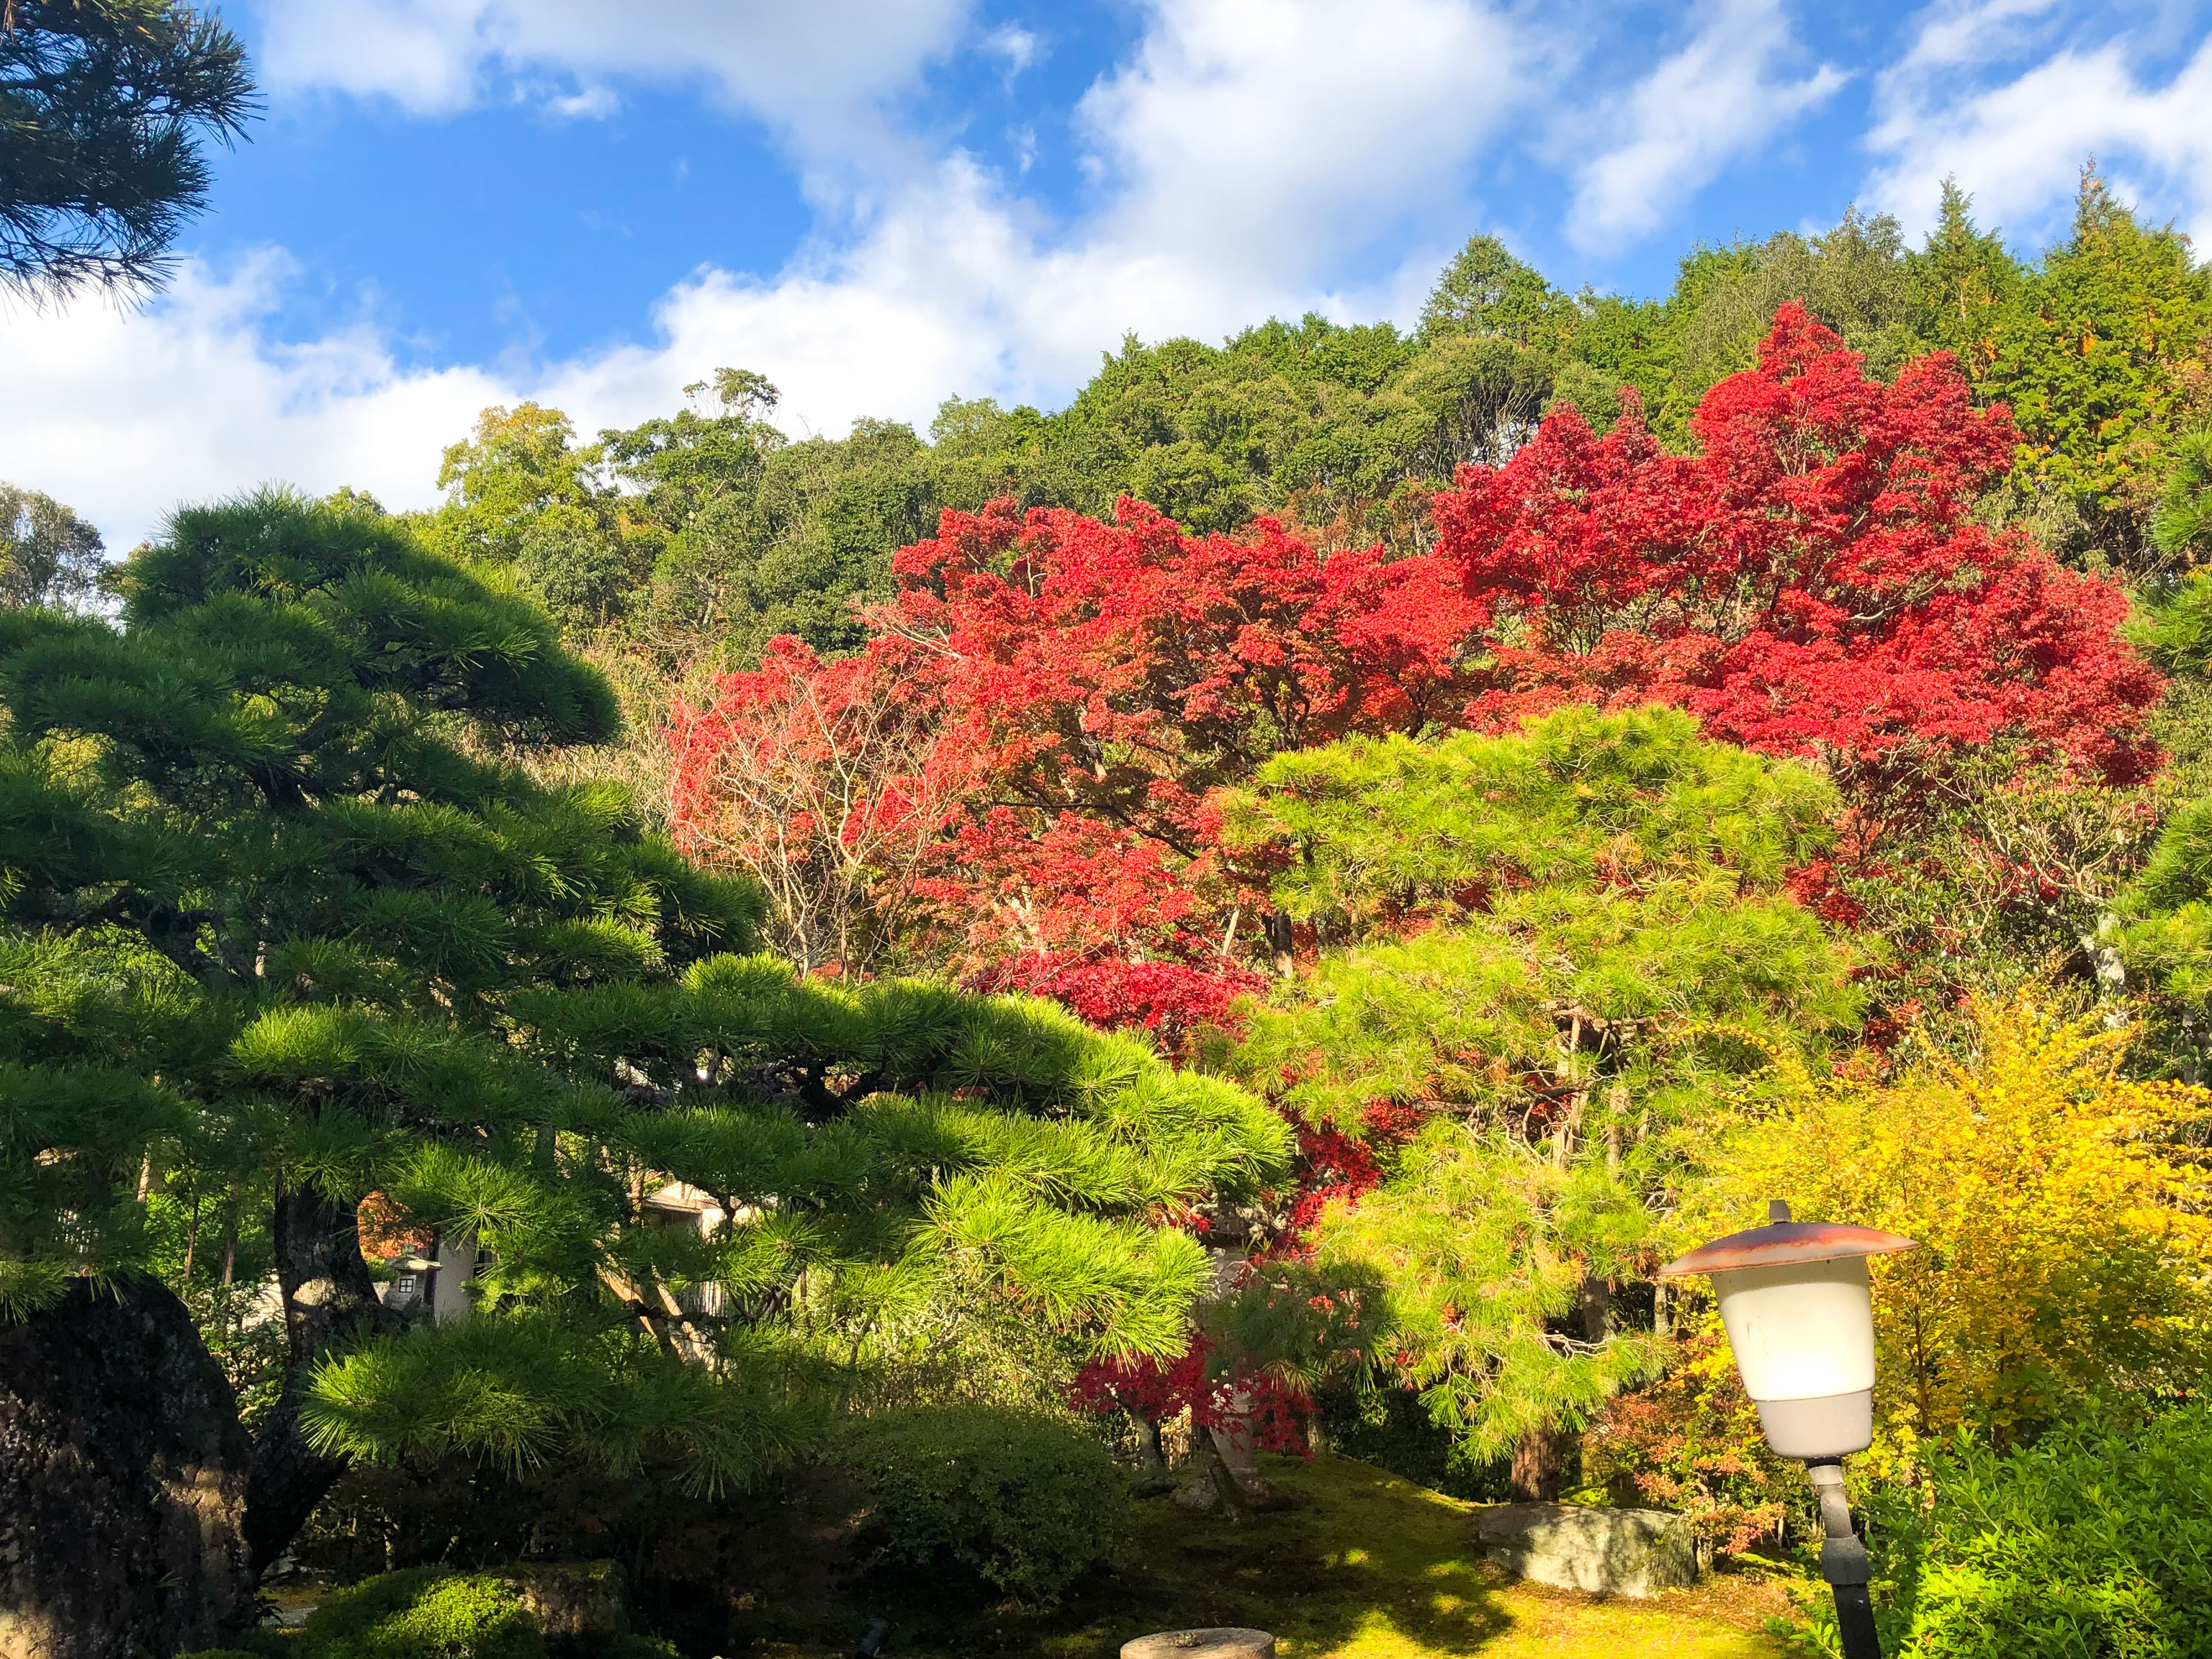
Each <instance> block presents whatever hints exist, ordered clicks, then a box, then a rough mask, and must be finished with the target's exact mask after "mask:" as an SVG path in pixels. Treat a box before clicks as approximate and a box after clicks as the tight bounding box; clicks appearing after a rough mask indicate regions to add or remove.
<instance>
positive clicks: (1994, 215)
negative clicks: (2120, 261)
mask: <svg viewBox="0 0 2212 1659" xmlns="http://www.w3.org/2000/svg"><path fill="white" fill-rule="evenodd" d="M2049 11H2050V7H2049V6H2048V5H2047V4H2034V3H2030V0H2010V3H2006V0H1994V3H1992V0H1981V3H1978V4H1975V3H1967V4H1957V3H1947V4H1942V5H1938V6H1936V7H1932V8H1930V9H1929V11H1928V12H1927V13H1925V14H1923V18H1922V22H1921V27H1920V30H1919V32H1918V34H1917V38H1916V40H1915V42H1914V45H1913V47H1912V49H1911V51H1910V52H1908V53H1907V54H1906V55H1905V58H1902V59H1901V60H1899V63H1898V64H1896V65H1895V66H1894V67H1893V68H1892V69H1890V70H1887V71H1885V72H1884V73H1883V75H1882V76H1881V79H1880V80H1879V81H1878V82H1877V83H1876V88H1875V107H1876V111H1877V119H1876V121H1875V126H1874V128H1873V130H1872V131H1871V132H1870V133H1869V135H1868V144H1869V148H1870V149H1872V150H1873V151H1874V152H1875V155H1878V156H1880V157H1881V158H1882V160H1881V161H1880V162H1879V163H1878V165H1877V166H1876V167H1875V171H1874V173H1873V174H1872V175H1871V176H1870V178H1869V179H1868V182H1867V185H1866V188H1865V191H1864V195H1865V197H1866V198H1867V199H1868V200H1869V202H1871V203H1873V204H1875V205H1876V206H1878V207H1881V208H1882V209H1884V210H1887V211H1890V212H1893V213H1895V214H1896V215H1897V216H1899V218H1900V219H1902V220H1903V221H1905V224H1906V225H1907V227H1908V228H1920V227H1923V226H1924V225H1926V224H1927V223H1928V222H1930V221H1931V220H1932V219H1933V218H1934V216H1935V211H1936V204H1937V201H1938V200H1939V198H1940V197H1941V194H1942V181H1943V179H1946V178H1947V177H1955V178H1956V179H1958V181H1959V183H1960V186H1961V187H1962V188H1964V189H1965V190H1966V191H1968V192H1969V193H1971V194H1972V196H1973V197H1974V202H1975V209H1976V213H1977V216H1978V217H1979V218H1980V220H1981V221H1982V222H1983V223H1984V224H1985V225H1990V224H1996V225H2002V226H2003V227H2004V228H2005V229H2006V230H2007V231H2008V233H2011V234H2016V235H2023V236H2035V235H2044V234H2051V233H2052V232H2055V231H2056V230H2057V228H2059V226H2060V225H2061V224H2062V223H2063V215H2064V209H2065V204H2067V202H2068V201H2069V199H2070V198H2071V197H2072V195H2073V192H2074V188H2075V179H2076V178H2077V176H2078V174H2079V173H2080V169H2081V163H2082V161H2084V160H2085V159H2087V157H2088V156H2090V155H2095V156H2096V157H2097V159H2098V161H2099V162H2100V165H2102V166H2103V167H2105V168H2106V171H2107V173H2110V174H2111V175H2112V177H2113V178H2114V179H2115V180H2116V181H2117V182H2118V184H2119V185H2120V186H2121V190H2122V193H2123V194H2124V195H2125V196H2130V197H2137V198H2139V199H2141V200H2142V204H2143V205H2144V206H2145V207H2146V208H2148V209H2149V210H2151V211H2152V212H2153V213H2154V214H2157V215H2160V216H2164V215H2166V214H2173V215H2177V216H2180V217H2182V218H2183V219H2184V220H2185V222H2188V223H2189V228H2191V230H2192V232H2193V233H2194V234H2195V235H2196V237H2197V240H2198V242H2199V244H2200V246H2202V245H2204V244H2205V242H2206V239H2207V237H2208V235H2212V41H2206V42H2205V43H2204V44H2203V45H2202V46H2199V47H2198V49H2197V52H2196V53H2195V54H2194V55H2193V56H2192V57H2191V58H2188V59H2187V60H2186V61H2185V62H2184V63H2183V64H2180V65H2179V67H2178V68H2176V69H2175V70H2173V71H2172V74H2171V76H2170V77H2169V78H2167V79H2166V81H2165V82H2164V84H2162V85H2161V84H2159V83H2158V81H2157V79H2156V77H2155V76H2149V75H2146V74H2143V73H2142V72H2140V71H2139V70H2138V68H2137V67H2136V52H2137V46H2136V43H2135V42H2133V41H2130V40H2128V39H2126V38H2117V39H2108V40H2102V41H2096V42H2091V41H2086V40H2083V41H2077V42H2075V44H2073V45H2070V46H2066V47H2065V48H2063V49H2062V50H2058V51H2057V52H2052V53H2051V54H2050V55H2049V56H2047V57H2045V58H2042V59H2041V60H2040V61H2039V62H2035V63H2033V64H2030V65H2028V66H2027V67H2026V68H2025V69H2021V70H2017V72H2016V73H2012V74H2011V75H2010V76H2008V77H2007V76H2005V74H2004V72H2003V70H2002V67H2001V66H2003V65H2006V64H2012V63H2016V61H2017V57H2018V54H2019V53H2020V52H2021V48H2022V47H2023V46H2027V45H2030V44H2033V41H2034V40H2036V38H2037V36H2036V34H2035V33H2033V32H2032V31H2031V27H2030V26H2031V25H2033V24H2034V23H2035V22H2037V21H2042V20H2043V19H2044V18H2045V15H2046V14H2047V13H2048V12H2049ZM2054 21H2055V20H2054ZM1992 69H1995V70H1996V74H1995V75H1994V76H1990V74H1989V73H1988V71H1990V70H1992ZM1972 70H1983V71H1984V77H1983V79H1984V83H1981V84H1978V83H1977V81H1976V78H1975V77H1974V76H1972V74H1971V73H1968V71H1972Z"/></svg>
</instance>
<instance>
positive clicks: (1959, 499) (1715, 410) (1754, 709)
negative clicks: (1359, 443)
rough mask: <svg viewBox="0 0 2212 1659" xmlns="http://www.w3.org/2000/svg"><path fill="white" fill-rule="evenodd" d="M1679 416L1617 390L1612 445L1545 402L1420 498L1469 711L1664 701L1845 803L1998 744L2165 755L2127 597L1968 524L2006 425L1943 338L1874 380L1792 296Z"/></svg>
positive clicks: (2099, 756)
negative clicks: (1813, 769)
mask: <svg viewBox="0 0 2212 1659" xmlns="http://www.w3.org/2000/svg"><path fill="white" fill-rule="evenodd" d="M1691 429H1692V433H1693V435H1695V437H1696V439H1697V442H1698V446H1699V448H1698V453H1694V454H1689V455H1671V454H1668V453H1665V452H1664V451H1662V449H1660V447H1658V445H1657V443H1656V441H1654V440H1653V439H1652V437H1651V435H1650V433H1649V432H1648V431H1647V430H1646V429H1645V428H1644V424H1643V422H1642V420H1641V418H1640V416H1639V415H1638V411H1637V410H1636V408H1635V406H1634V405H1633V404H1631V405H1630V407H1629V408H1628V410H1627V411H1626V413H1625V414H1624V416H1623V418H1622V419H1621V421H1620V423H1619V424H1618V425H1616V426H1615V427H1614V428H1613V430H1612V431H1611V432H1609V433H1607V435H1604V436H1603V437H1599V436H1597V435H1595V434H1593V433H1592V432H1591V430H1590V428H1589V427H1588V426H1587V425H1586V424H1585V423H1584V422H1583V420H1582V419H1581V417H1580V416H1577V414H1575V413H1574V411H1573V410H1571V409H1569V410H1560V411H1559V412H1557V413H1555V414H1553V416H1550V417H1549V418H1548V419H1547V420H1546V421H1545V422H1544V423H1543V425H1542V427H1541V428H1540V429H1539V431H1538V433H1537V435H1536V436H1535V438H1534V441H1531V442H1530V443H1529V444H1528V446H1527V447H1525V448H1523V449H1522V451H1521V452H1520V453H1518V454H1516V455H1515V456H1514V457H1513V459H1511V460H1510V461H1508V462H1507V463H1505V465H1503V466H1501V467H1498V468H1496V469H1491V468H1487V467H1468V468H1464V469H1462V471H1461V474H1460V477H1459V480H1458V484H1457V487H1456V488H1455V489H1453V490H1450V491H1449V492H1447V493H1446V494H1444V495H1440V496H1438V497H1437V524H1438V526H1439V531H1440V536H1439V544H1438V550H1439V552H1440V553H1441V554H1442V555H1443V556H1445V557H1447V558H1449V559H1450V560H1451V561H1452V562H1454V563H1455V566H1456V567H1457V568H1458V571H1459V573H1460V576H1461V579H1462V582H1463V584H1464V592H1465V594H1466V598H1467V599H1468V604H1469V605H1470V607H1471V608H1472V610H1473V611H1474V617H1475V624H1474V631H1473V634H1472V635H1471V637H1470V638H1469V640H1468V641H1467V649H1468V657H1469V660H1470V664H1471V672H1472V673H1473V675H1474V678H1476V680H1477V681H1478V682H1479V690H1478V693H1477V695H1476V696H1474V698H1473V699H1472V701H1471V702H1470V703H1469V706H1468V719H1469V720H1471V721H1473V722H1474V723H1475V724H1477V725H1480V726H1505V725H1509V724H1510V723H1511V722H1512V721H1513V720H1516V719H1517V718H1518V717H1519V716H1521V715H1522V714H1528V713H1530V712H1534V711H1539V710H1542V709H1545V708H1551V707H1553V706H1555V705H1557V704H1559V703H1561V702H1567V701H1587V702H1600V703H1637V702H1667V703H1673V704H1675V705H1677V706H1679V707H1681V708H1686V709H1688V710H1690V711H1691V712H1692V713H1693V714H1696V715H1697V716H1698V717H1699V719H1700V720H1702V721H1703V722H1704V724H1705V728H1706V730H1707V731H1708V732H1710V733H1711V735H1713V736H1715V737H1717V738H1725V739H1727V740H1729V741H1730V742H1735V743H1741V744H1745V745H1746V746H1747V747H1750V748H1753V749H1759V750H1766V751H1768V752H1770V753H1778V754H1790V755H1799V756H1804V757H1812V758H1814V759H1817V760H1819V761H1820V762H1821V763H1824V764H1826V766H1827V767H1828V768H1829V769H1830V770H1831V771H1832V773H1833V774H1834V775H1836V777H1837V778H1838V781H1839V782H1840V783H1841V784H1842V785H1843V786H1844V788H1845V789H1846V791H1847V793H1849V794H1850V796H1851V797H1852V798H1853V799H1854V800H1855V802H1856V803H1857V804H1858V805H1861V806H1862V807H1864V806H1865V805H1869V804H1870V803H1872V802H1874V801H1875V800H1877V799H1881V798H1883V797H1885V796H1886V795H1893V794H1894V793H1895V792H1896V791H1897V790H1898V789H1899V788H1900V787H1904V788H1910V787H1912V785H1913V784H1914V783H1915V781H1917V778H1918V776H1919V774H1920V769H1923V768H1925V767H1927V766H1929V764H1931V763H1934V764H1937V765H1940V764H1941V763H1942V757H1943V756H1944V755H1945V754H1946V753H1949V752H1955V751H1956V750H1959V749H1960V748H1962V747H1965V746H1971V745H1978V744H1987V743H1989V742H1990V741H1991V740H1992V739H1995V738H2001V737H2002V738H2019V739H2025V740H2027V742H2028V743H2030V744H2032V745H2034V746H2039V747H2040V748H2041V749H2042V750H2045V752H2047V753H2049V754H2051V755H2054V756H2057V757H2064V758H2066V759H2068V760H2069V761H2072V762H2074V763H2077V764H2081V765H2083V766H2086V767H2088V768H2091V769H2093V770H2094V771H2096V772H2097V773H2099V774H2100V775H2102V776H2104V777H2105V778H2106V779H2107V780H2109V781H2115V782H2118V781H2128V780H2130V779H2133V778H2136V777H2140V776H2142V775H2144V774H2145V773H2146V772H2147V771H2148V769H2150V768H2152V767H2153V766H2154V765H2155V763H2156V758H2157V757H2156V754H2155V751H2154V750H2153V748H2152V747H2151V745H2150V744H2148V742H2147V741H2146V740H2145V738H2143V736H2142V730H2141V727H2142V720H2143V717H2144V715H2145V714H2146V713H2147V711H2148V708H2150V706H2151V704H2152V703H2153V702H2155V701H2156V699H2157V696H2158V695H2159V691H2160V680H2159V678H2158V677H2157V676H2156V675H2155V674H2154V673H2153V672H2152V671H2151V670H2150V669H2149V668H2148V666H2147V665H2145V664H2144V663H2143V662H2142V660H2141V659H2139V658H2137V657H2136V654H2135V653H2134V652H2133V651H2132V650H2131V649H2130V647H2128V646H2127V645H2126V644H2125V643H2124V642H2123V641H2121V640H2120V639H2119V637H2118V631H2117V630H2118V626H2119V624H2120V623H2121V622H2122V621H2123V620H2124V617H2125V616H2126V613H2127V599H2126V597H2125V595H2124V594H2123V593H2122V592H2120V590H2119V589H2118V587H2117V586H2114V585H2113V584H2112V583H2110V582H2107V581H2104V580H2099V579H2097V578H2095V577H2092V576H2087V575H2083V574H2079V573H2077V572H2074V571H2069V570H2067V569H2065V568H2063V567H2062V566H2060V565H2059V564H2058V562H2057V561H2056V560H2055V559H2053V558H2052V557H2051V555H2050V554H2048V553H2047V552H2045V550H2042V549H2041V548H2039V547H2038V546H2037V545H2036V544H2034V543H2033V541H2031V540H2030V539H2029V538H2027V536H2025V535H2024V534H2022V533H2021V532H2017V531H2005V532H1996V531H1991V530H1990V529H1989V528H1987V527H1986V526H1984V525H1982V524H1980V523H1978V522H1977V521H1976V520H1974V518H1973V516H1972V513H1973V510H1974V507H1975V504H1976V502H1977V501H1978V498H1979V497H1980V495H1982V494H1983V492H1984V491H1985V490H1986V489H1988V488H1989V486H1990V485H1991V484H1992V483H1995V482H1996V480H1997V479H1998V478H1999V477H2001V476H2002V474H2003V472H2004V471H2005V469H2006V468H2007V467H2008V465H2010V462H2011V458H2012V455H2013V450H2014V444H2015V434H2014V430H2013V427H2012V423H2011V421H2010V419H2009V417H2008V416H2007V414H2006V412H2005V411H2004V410H2002V408H1997V409H1990V410H1976V409H1974V407H1973V406H1972V400H1971V397H1970V392H1969V388H1968V386H1967V382H1966V378H1965V376H1964V375H1962V374H1960V372H1959V369H1958V368H1957V366H1956V364H1955V363H1954V362H1953V361H1952V360H1951V358H1950V357H1949V356H1948V354H1945V353H1942V352H1937V353H1934V354H1931V355H1929V356H1925V357H1923V358H1920V359H1918V360H1917V361H1916V362H1912V363H1910V364H1908V365H1906V367H1905V369H1904V370H1903V371H1902V372H1901V373H1900V374H1899V375H1898V377H1897V379H1896V380H1895V381H1894V382H1893V383H1885V382H1883V381H1881V380H1871V379H1869V378H1868V376H1867V374H1865V372H1864V369H1863V364H1862V362H1861V360H1860V358H1859V357H1858V356H1857V355H1856V354H1855V353H1852V352H1850V351H1847V350H1845V349H1844V346H1843V343H1842V342H1841V341H1840V340H1839V339H1838V337H1836V336H1835V335H1834V334H1832V333H1831V332H1829V331H1827V330H1826V329H1825V328H1823V327H1821V326H1820V325H1819V324H1817V323H1815V322H1814V321H1813V320H1812V319H1811V318H1810V317H1809V316H1808V314H1807V313H1806V310H1805V308H1804V307H1803V306H1802V305H1799V304H1796V303H1792V304H1790V305H1786V306H1784V307H1782V309H1781V311H1780V312H1779V313H1777V315H1776V317H1775V320H1774V327H1773V331H1772V332H1771V333H1770V334H1769V335H1768V337H1767V338H1766V341H1765V344H1764V345H1763V346H1762V348H1761V349H1760V352H1759V366H1758V367H1757V368H1754V369H1751V370H1747V371H1746V372H1745V373H1742V374H1735V375H1732V376H1730V377H1729V379H1727V380H1723V381H1721V382H1720V383H1719V384H1718V385H1717V386H1714V387H1713V388H1712V390H1711V391H1710V392H1707V393H1706V395H1705V400H1704V402H1703V403H1702V404H1700V405H1699V410H1698V412H1697V414H1696V416H1693V417H1692V422H1691Z"/></svg>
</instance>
